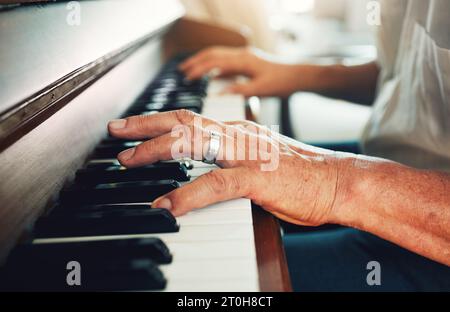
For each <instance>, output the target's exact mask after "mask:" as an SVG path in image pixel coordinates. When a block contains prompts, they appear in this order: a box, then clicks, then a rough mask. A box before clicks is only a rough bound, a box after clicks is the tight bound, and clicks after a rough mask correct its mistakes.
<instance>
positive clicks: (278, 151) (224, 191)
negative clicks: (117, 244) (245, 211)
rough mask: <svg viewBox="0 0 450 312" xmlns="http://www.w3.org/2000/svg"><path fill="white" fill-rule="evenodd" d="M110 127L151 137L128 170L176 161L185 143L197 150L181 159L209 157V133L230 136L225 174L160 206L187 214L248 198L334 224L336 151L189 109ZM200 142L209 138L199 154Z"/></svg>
mask: <svg viewBox="0 0 450 312" xmlns="http://www.w3.org/2000/svg"><path fill="white" fill-rule="evenodd" d="M108 128H109V132H110V134H111V135H113V136H115V137H118V138H124V139H131V140H142V139H144V140H146V139H147V141H145V142H144V143H142V144H140V145H138V146H137V147H136V148H132V149H129V150H126V151H124V152H122V153H121V154H119V155H118V159H119V161H120V163H121V164H122V165H124V166H126V167H138V166H142V165H145V164H152V163H155V162H158V161H164V160H171V159H173V146H174V144H179V143H180V140H182V142H183V143H184V144H186V146H190V147H191V148H192V149H191V150H188V151H185V152H183V153H182V154H179V155H178V157H186V156H188V157H191V158H193V159H202V158H203V155H204V153H205V150H206V148H207V147H208V144H209V141H208V138H209V135H210V132H209V131H211V130H214V131H216V132H219V131H220V132H221V133H222V140H221V147H220V155H222V157H219V158H218V160H217V165H218V166H220V169H217V170H215V171H212V172H210V173H208V174H205V175H203V176H201V177H199V178H197V179H196V180H194V181H192V182H191V183H189V184H186V185H185V186H183V187H181V188H179V189H177V190H174V191H172V192H171V193H169V194H166V195H164V196H162V197H160V198H158V199H157V200H155V202H154V203H153V207H154V208H165V209H169V210H170V211H171V212H172V213H173V214H174V215H175V216H180V215H183V214H186V213H188V212H189V211H191V210H193V209H198V208H202V207H205V206H208V205H211V204H213V203H216V202H221V201H226V200H229V199H234V198H241V197H245V198H248V199H251V200H253V201H254V202H255V203H256V204H258V205H260V206H262V207H263V208H264V209H266V210H267V211H269V212H271V213H273V214H274V215H276V216H277V217H279V218H281V219H283V220H286V221H288V222H291V223H296V224H303V225H320V224H323V223H328V222H333V220H334V217H335V216H334V213H333V204H334V202H335V194H336V190H337V189H336V188H337V187H338V183H337V181H338V162H337V161H336V158H335V157H334V156H333V154H332V153H328V152H326V151H323V152H322V151H320V150H315V149H313V148H312V147H309V146H307V145H301V143H298V142H296V141H293V140H291V139H288V138H285V137H284V136H281V135H279V134H277V133H274V132H272V131H270V130H269V129H267V128H264V127H261V126H258V125H256V124H253V123H250V122H245V121H243V122H227V123H221V122H217V121H214V120H211V119H207V118H205V117H202V116H200V115H197V114H194V113H192V112H189V111H185V110H180V111H173V112H165V113H160V114H155V115H150V116H134V117H129V118H127V119H121V120H115V121H111V122H110V123H109V125H108ZM177 128H178V130H179V129H184V130H183V134H186V133H188V132H189V133H191V134H195V135H191V136H187V135H183V136H174V135H173V133H172V130H174V129H177ZM196 140H197V141H198V140H204V144H203V145H201V148H200V149H198V148H197V150H195V144H196V142H195V141H196ZM254 142H258V143H257V144H254ZM197 143H198V142H197ZM296 143H298V144H296ZM266 147H267V148H266ZM255 152H256V153H255ZM227 153H228V154H227ZM255 154H256V156H255ZM224 155H227V157H224ZM238 156H239V157H238ZM268 156H270V157H268ZM274 157H275V158H274ZM276 157H278V158H276ZM252 159H253V160H252ZM273 164H275V166H274V167H273V168H270V166H269V165H273ZM264 166H266V167H267V168H269V169H270V170H263V168H264ZM267 168H266V169H267Z"/></svg>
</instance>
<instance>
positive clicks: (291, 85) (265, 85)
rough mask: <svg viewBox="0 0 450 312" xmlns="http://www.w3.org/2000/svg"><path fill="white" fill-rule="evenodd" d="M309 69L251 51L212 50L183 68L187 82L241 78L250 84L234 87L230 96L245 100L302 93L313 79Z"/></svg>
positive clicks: (200, 55)
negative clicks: (209, 77) (215, 75)
mask: <svg viewBox="0 0 450 312" xmlns="http://www.w3.org/2000/svg"><path fill="white" fill-rule="evenodd" d="M310 68H311V67H309V66H301V65H287V64H280V63H276V62H273V61H271V60H269V58H268V57H267V56H264V55H263V53H262V52H258V51H256V50H251V49H249V48H225V47H213V48H208V49H205V50H203V51H200V52H199V53H197V54H196V55H194V56H192V57H191V58H189V59H188V60H186V61H185V62H184V63H182V64H181V65H180V69H181V70H182V71H183V72H184V73H185V74H186V76H187V78H188V79H192V80H194V79H198V78H200V77H202V76H204V75H207V74H209V73H211V72H213V71H218V74H219V76H220V77H224V76H236V75H242V76H245V77H247V78H248V79H249V80H248V81H247V82H245V83H237V84H234V85H233V86H231V87H230V88H229V89H228V90H226V91H227V92H231V93H238V94H242V95H244V96H247V97H249V96H280V97H284V96H288V95H290V94H292V93H294V92H295V91H297V90H300V89H302V86H303V84H304V80H305V79H307V80H309V79H310V77H311V73H310V70H309V69H310Z"/></svg>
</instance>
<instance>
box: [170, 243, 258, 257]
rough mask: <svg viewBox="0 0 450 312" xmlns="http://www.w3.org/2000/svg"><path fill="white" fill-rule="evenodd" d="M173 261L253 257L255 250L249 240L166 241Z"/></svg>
mask: <svg viewBox="0 0 450 312" xmlns="http://www.w3.org/2000/svg"><path fill="white" fill-rule="evenodd" d="M167 246H168V247H169V249H170V252H171V253H172V255H173V257H174V261H175V262H179V261H181V262H184V261H189V260H191V261H197V260H205V259H210V260H212V259H219V260H224V259H254V258H255V257H256V251H255V249H254V248H249V247H251V241H249V240H230V241H214V242H195V243H190V242H173V243H168V244H167Z"/></svg>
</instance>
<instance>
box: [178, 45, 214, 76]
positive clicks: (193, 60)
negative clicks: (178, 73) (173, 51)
mask: <svg viewBox="0 0 450 312" xmlns="http://www.w3.org/2000/svg"><path fill="white" fill-rule="evenodd" d="M212 55H213V51H212V50H211V49H205V50H202V51H200V52H198V53H196V54H195V55H193V56H191V57H190V58H188V59H187V60H186V61H184V62H183V63H181V64H180V65H179V67H178V68H179V69H180V70H182V71H186V70H187V69H189V68H190V67H192V66H195V64H197V63H200V62H203V61H204V60H206V59H208V58H210V57H211V56H212Z"/></svg>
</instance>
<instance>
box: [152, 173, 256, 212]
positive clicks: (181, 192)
mask: <svg viewBox="0 0 450 312" xmlns="http://www.w3.org/2000/svg"><path fill="white" fill-rule="evenodd" d="M243 170H245V169H243V168H232V169H218V170H214V171H211V172H209V173H207V174H205V175H202V176H200V177H198V178H197V179H196V180H194V181H193V182H191V183H189V184H186V185H184V186H183V187H181V188H179V189H176V190H174V191H172V192H170V193H169V194H166V195H164V196H161V197H160V198H158V199H156V200H155V201H154V202H153V204H152V208H163V209H167V210H170V212H172V214H173V215H174V216H181V215H184V214H186V213H188V212H189V211H191V210H193V209H198V208H204V207H206V206H208V205H211V204H214V203H218V202H222V201H226V200H230V199H235V198H241V197H246V196H247V195H248V193H249V185H250V184H249V183H247V182H246V181H247V177H248V175H246V174H243V173H244V172H243Z"/></svg>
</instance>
